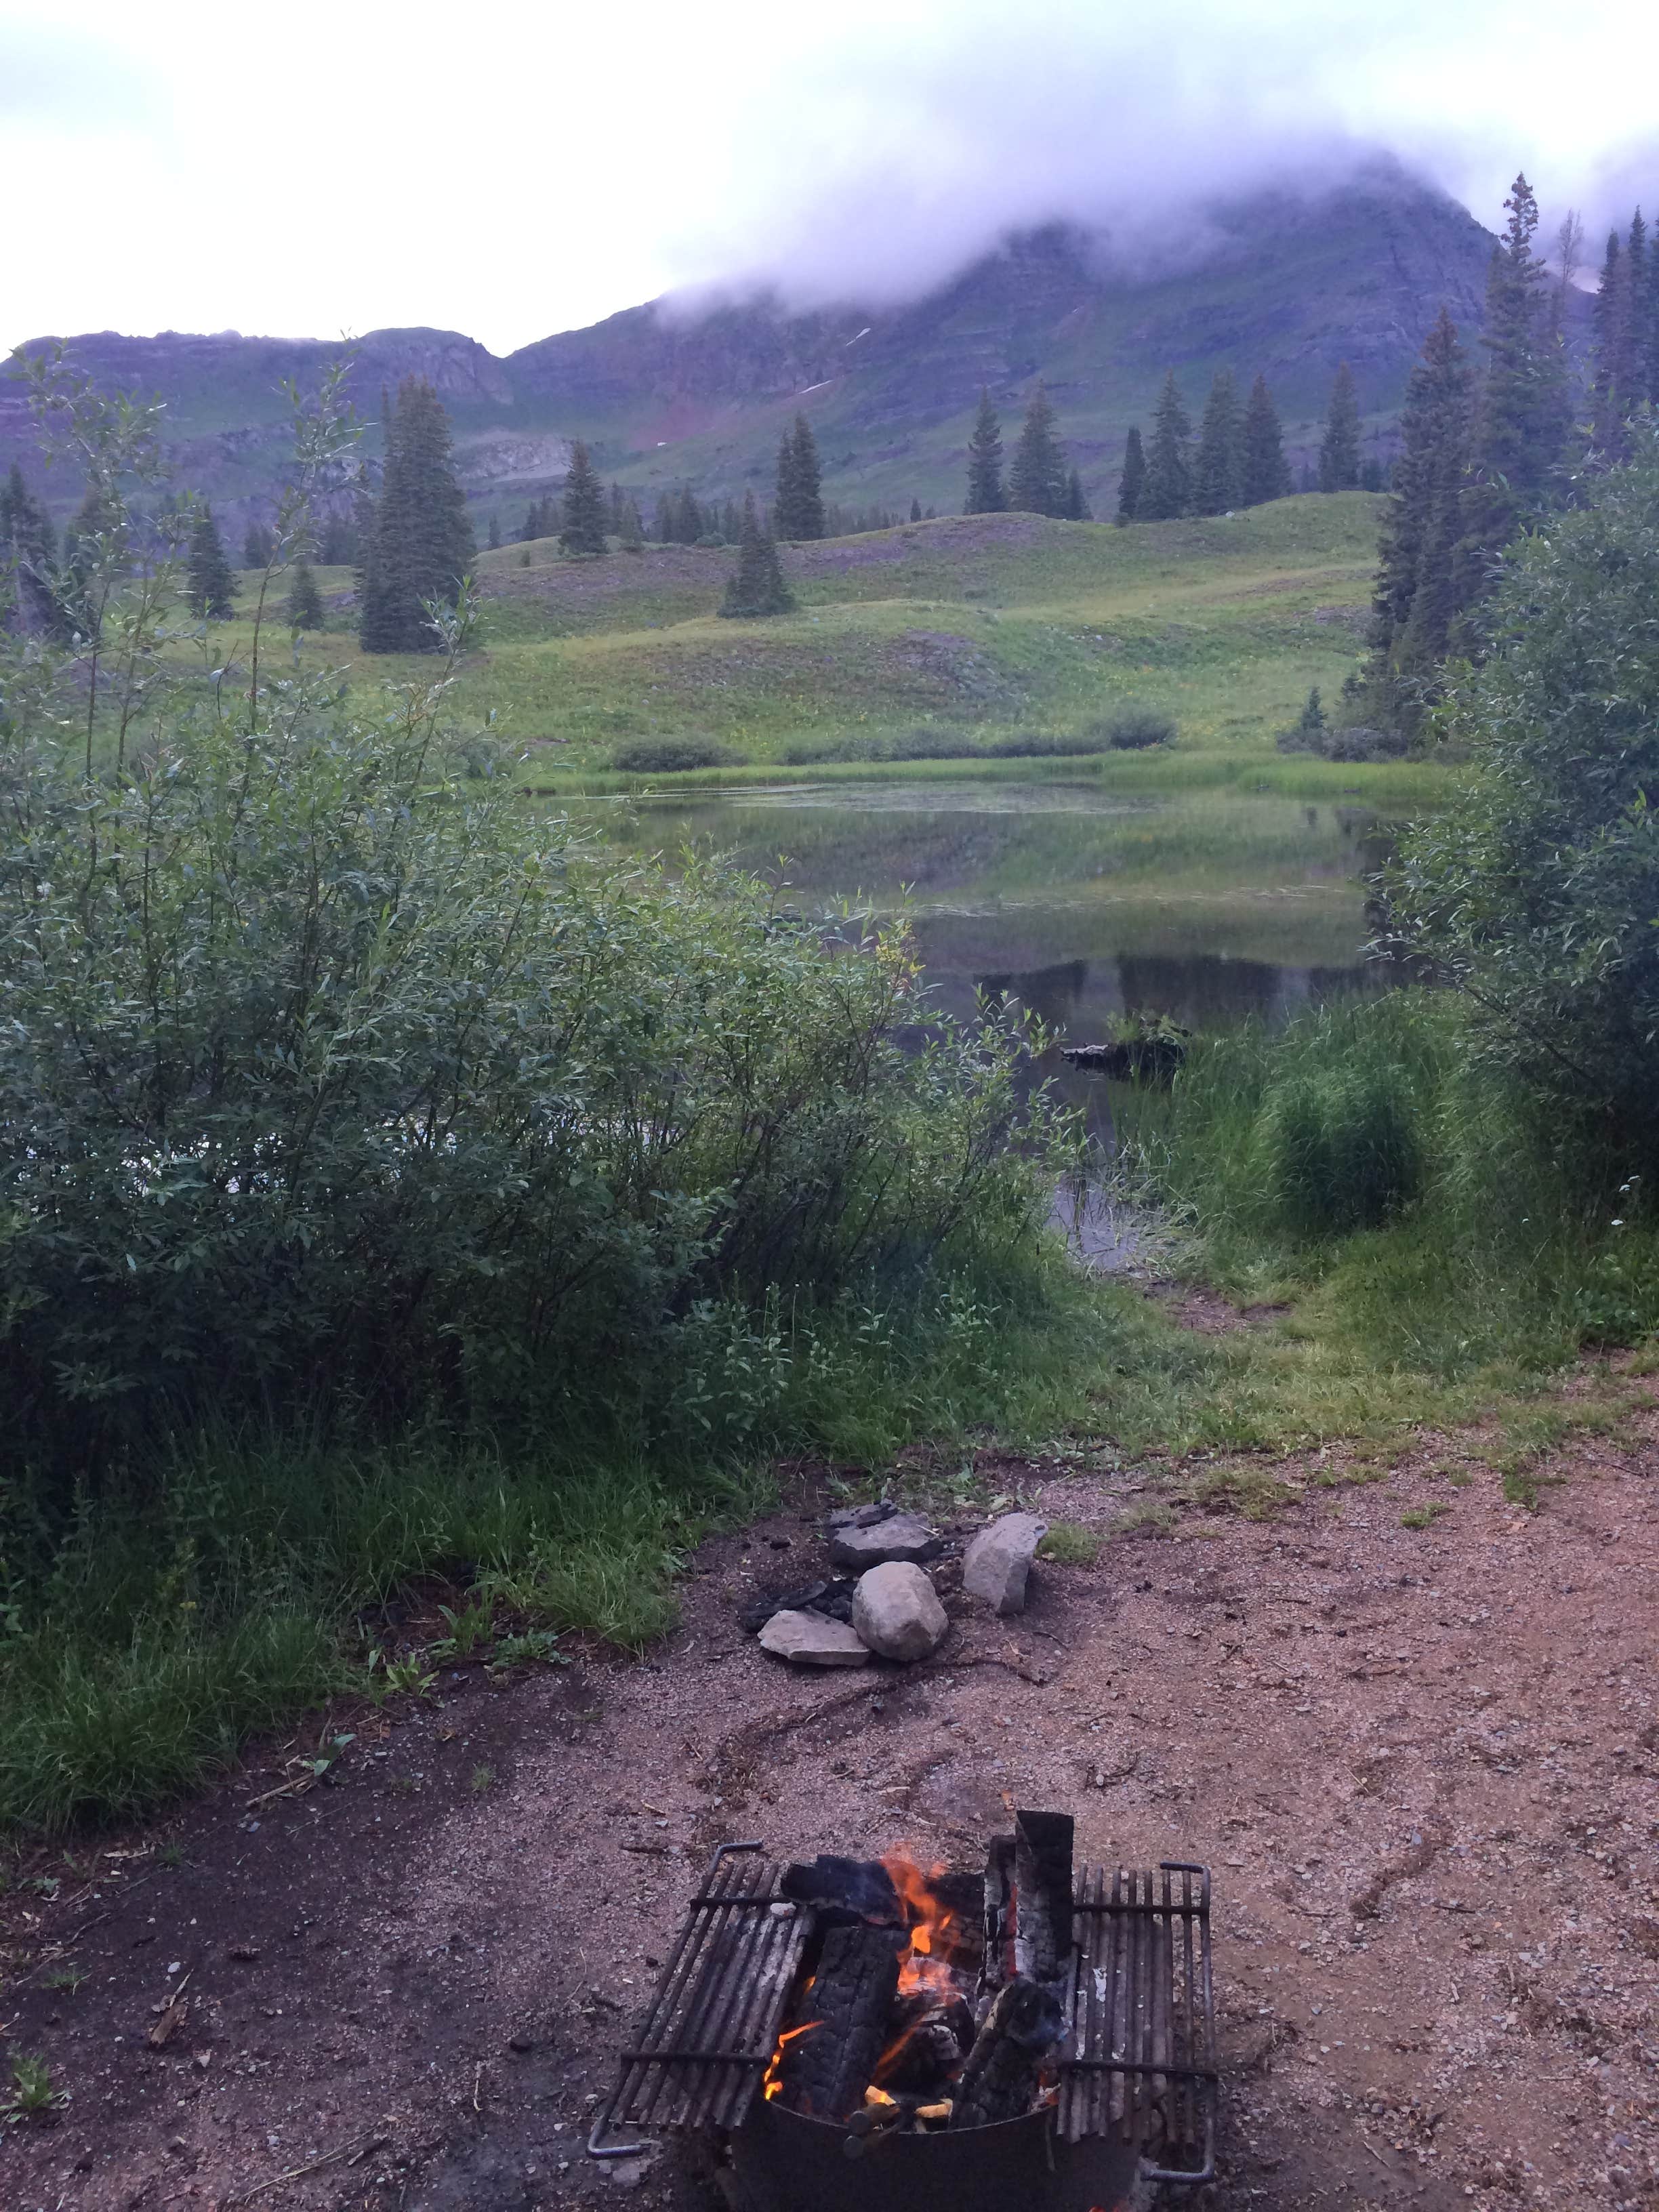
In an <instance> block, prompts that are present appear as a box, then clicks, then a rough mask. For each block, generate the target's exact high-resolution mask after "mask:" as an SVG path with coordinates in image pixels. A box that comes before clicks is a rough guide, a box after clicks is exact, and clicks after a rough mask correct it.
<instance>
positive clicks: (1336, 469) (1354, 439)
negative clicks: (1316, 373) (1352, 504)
mask: <svg viewBox="0 0 1659 2212" xmlns="http://www.w3.org/2000/svg"><path fill="white" fill-rule="evenodd" d="M1358 482H1359V401H1358V397H1357V395H1356V393H1355V392H1354V388H1353V371H1352V369H1351V368H1349V366H1348V364H1347V362H1346V361H1344V362H1338V364H1337V370H1336V375H1335V377H1334V380H1333V381H1332V385H1331V397H1330V404H1329V405H1328V407H1327V408H1326V410H1325V435H1324V437H1323V438H1322V440H1321V441H1320V447H1319V489H1321V491H1352V489H1354V486H1355V485H1356V484H1357V483H1358Z"/></svg>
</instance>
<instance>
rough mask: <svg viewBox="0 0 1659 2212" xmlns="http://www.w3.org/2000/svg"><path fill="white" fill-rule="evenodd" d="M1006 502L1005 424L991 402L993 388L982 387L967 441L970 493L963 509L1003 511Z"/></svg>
mask: <svg viewBox="0 0 1659 2212" xmlns="http://www.w3.org/2000/svg"><path fill="white" fill-rule="evenodd" d="M1007 504H1008V501H1007V498H1006V495H1005V493H1004V491H1003V489H1002V425H1001V423H1000V422H998V420H997V412H996V410H995V408H994V407H993V406H992V404H991V395H990V392H988V391H987V390H981V392H980V395H979V413H978V414H977V415H976V416H975V418H974V429H973V435H972V436H971V437H970V438H969V441H968V496H967V500H966V501H965V502H964V504H963V510H962V511H963V513H964V514H1000V513H1002V511H1003V509H1004V508H1005V507H1006V506H1007Z"/></svg>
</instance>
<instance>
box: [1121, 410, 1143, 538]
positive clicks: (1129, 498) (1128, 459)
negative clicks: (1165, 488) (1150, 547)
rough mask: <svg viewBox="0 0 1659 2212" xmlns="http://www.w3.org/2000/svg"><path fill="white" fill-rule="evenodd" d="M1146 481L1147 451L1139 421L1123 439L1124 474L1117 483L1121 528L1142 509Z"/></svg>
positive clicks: (1131, 520)
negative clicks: (1143, 444) (1142, 439)
mask: <svg viewBox="0 0 1659 2212" xmlns="http://www.w3.org/2000/svg"><path fill="white" fill-rule="evenodd" d="M1145 485H1146V448H1145V447H1143V446H1142V444H1141V442H1140V426H1139V423H1137V424H1136V425H1135V426H1134V428H1133V429H1131V431H1130V432H1129V435H1128V436H1127V438H1126V439H1125V440H1124V441H1123V474H1122V475H1121V477H1119V478H1118V484H1117V520H1118V526H1119V528H1120V529H1121V527H1122V526H1123V525H1124V524H1125V523H1126V522H1133V520H1134V519H1135V517H1136V515H1137V514H1138V513H1139V509H1140V495H1141V492H1142V490H1143V489H1144V488H1145Z"/></svg>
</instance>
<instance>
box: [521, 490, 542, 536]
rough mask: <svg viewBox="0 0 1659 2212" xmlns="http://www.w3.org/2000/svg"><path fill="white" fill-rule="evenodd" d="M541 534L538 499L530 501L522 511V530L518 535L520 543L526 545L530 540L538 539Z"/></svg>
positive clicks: (540, 509) (540, 508) (540, 514)
mask: <svg viewBox="0 0 1659 2212" xmlns="http://www.w3.org/2000/svg"><path fill="white" fill-rule="evenodd" d="M541 534H542V503H541V501H539V500H538V499H532V501H531V502H530V504H529V506H528V507H526V509H525V511H524V528H523V529H522V530H521V531H520V533H519V537H520V543H521V544H526V545H528V544H530V542H531V540H532V538H539V537H540V536H541Z"/></svg>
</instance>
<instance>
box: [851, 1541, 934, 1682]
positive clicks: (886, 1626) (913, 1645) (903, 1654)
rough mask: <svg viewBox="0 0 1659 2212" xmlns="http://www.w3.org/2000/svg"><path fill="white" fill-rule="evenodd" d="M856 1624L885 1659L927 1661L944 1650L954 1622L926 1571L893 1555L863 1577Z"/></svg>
mask: <svg viewBox="0 0 1659 2212" xmlns="http://www.w3.org/2000/svg"><path fill="white" fill-rule="evenodd" d="M853 1626H854V1628H855V1629H857V1631H858V1632H859V1634H860V1636H861V1637H862V1638H864V1640H865V1642H866V1644H868V1645H869V1647H870V1649H871V1650H872V1651H878V1652H880V1654H881V1656H882V1657H883V1658H884V1659H925V1658H926V1657H927V1654H928V1653H929V1652H930V1651H937V1650H938V1649H939V1645H940V1644H942V1643H943V1642H944V1640H945V1631H946V1629H948V1628H949V1627H950V1626H951V1623H950V1620H949V1617H948V1616H947V1614H946V1613H945V1607H943V1606H942V1605H941V1604H940V1603H939V1593H938V1591H937V1590H936V1589H934V1588H933V1583H931V1582H930V1581H929V1580H928V1578H927V1576H926V1575H925V1574H924V1573H923V1572H922V1571H921V1568H920V1567H918V1566H913V1565H910V1564H909V1563H908V1561H905V1560H901V1559H892V1560H889V1561H888V1562H887V1564H886V1565H884V1566H879V1567H872V1568H871V1570H870V1571H869V1573H868V1574H866V1575H860V1577H859V1586H858V1588H857V1589H855V1590H854V1593H853Z"/></svg>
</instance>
